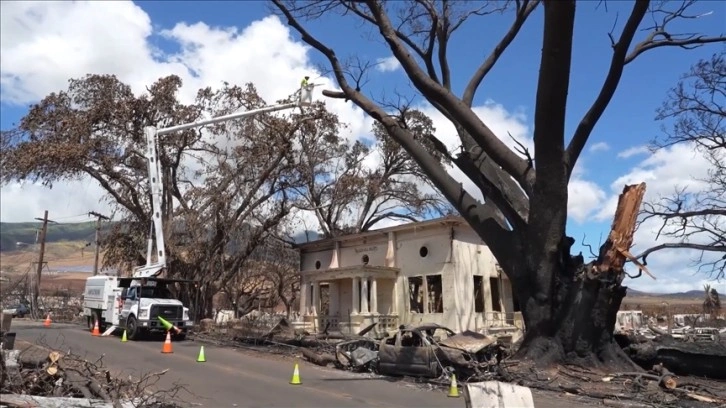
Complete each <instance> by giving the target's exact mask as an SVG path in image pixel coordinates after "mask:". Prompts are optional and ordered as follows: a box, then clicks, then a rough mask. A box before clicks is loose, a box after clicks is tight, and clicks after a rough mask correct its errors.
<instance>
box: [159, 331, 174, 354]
mask: <svg viewBox="0 0 726 408" xmlns="http://www.w3.org/2000/svg"><path fill="white" fill-rule="evenodd" d="M161 352H162V353H164V354H170V353H173V352H174V351H172V349H171V333H170V332H166V340H164V346H163V347H162V348H161Z"/></svg>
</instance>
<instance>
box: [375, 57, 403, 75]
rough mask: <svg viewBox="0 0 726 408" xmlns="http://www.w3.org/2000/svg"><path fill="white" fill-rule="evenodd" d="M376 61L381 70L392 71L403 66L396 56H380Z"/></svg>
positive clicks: (378, 68)
mask: <svg viewBox="0 0 726 408" xmlns="http://www.w3.org/2000/svg"><path fill="white" fill-rule="evenodd" d="M376 63H377V65H376V69H377V70H379V71H381V72H392V71H395V70H397V69H399V68H401V63H400V62H398V59H396V57H394V56H390V57H386V58H378V59H377V60H376Z"/></svg>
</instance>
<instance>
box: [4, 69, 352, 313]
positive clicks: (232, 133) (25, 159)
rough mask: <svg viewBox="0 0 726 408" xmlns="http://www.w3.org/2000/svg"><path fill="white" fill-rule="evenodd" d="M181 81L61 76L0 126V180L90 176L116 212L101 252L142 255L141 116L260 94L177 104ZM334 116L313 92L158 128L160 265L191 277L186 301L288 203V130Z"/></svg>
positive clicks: (203, 113) (204, 111) (208, 111)
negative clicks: (273, 106) (58, 86)
mask: <svg viewBox="0 0 726 408" xmlns="http://www.w3.org/2000/svg"><path fill="white" fill-rule="evenodd" d="M181 85H182V83H181V80H180V79H179V78H178V77H176V76H169V77H165V78H161V79H159V80H158V81H157V82H156V83H154V84H153V85H151V86H150V87H149V88H148V91H147V93H145V94H143V95H140V96H136V95H134V94H133V92H132V91H131V88H130V87H129V86H128V85H126V84H124V83H122V82H121V81H119V80H118V79H117V78H116V77H114V76H110V75H88V76H86V77H84V78H80V79H73V80H71V81H70V84H69V87H68V89H67V90H64V91H61V92H56V93H52V94H50V95H48V96H47V97H45V98H44V99H43V100H42V101H40V102H39V103H38V104H36V105H34V106H32V107H31V108H30V111H29V112H28V113H27V115H25V116H24V117H23V118H22V120H21V122H20V124H19V125H18V126H17V128H16V129H13V130H10V131H7V132H3V134H2V140H3V142H2V144H3V147H4V149H3V154H2V181H3V182H4V183H6V182H11V181H22V180H31V181H42V182H43V183H44V184H46V185H49V186H51V185H52V184H53V183H54V182H57V181H62V180H67V179H81V178H90V179H92V180H95V181H96V182H97V183H98V184H99V185H100V186H101V187H103V189H104V191H105V193H106V199H107V200H108V201H109V203H110V205H111V206H112V208H114V209H115V210H116V211H117V213H118V214H120V216H121V221H122V222H120V223H118V224H117V225H118V227H117V228H115V229H114V230H113V232H112V233H111V234H110V235H109V236H108V237H107V238H106V239H105V242H104V243H103V244H105V245H104V246H105V249H106V251H107V252H106V257H105V261H106V262H108V263H111V264H116V265H121V266H125V267H126V268H125V269H126V270H128V269H130V268H129V267H133V266H136V265H142V264H144V262H145V259H144V257H145V249H146V244H145V240H146V237H147V234H148V233H149V226H150V225H151V208H150V207H151V205H150V201H151V200H150V191H149V187H148V181H147V177H148V174H147V162H146V159H145V157H144V151H145V140H144V134H143V129H144V127H145V126H150V125H151V126H157V127H165V126H172V125H176V124H182V123H189V122H193V121H196V120H199V119H202V118H204V117H208V116H220V115H224V114H229V113H232V112H235V111H239V110H249V109H254V108H259V107H262V106H266V105H267V103H266V102H265V101H264V100H262V98H260V96H259V95H258V94H257V91H256V89H255V88H254V86H253V85H251V84H248V85H246V86H244V87H240V86H231V85H229V84H224V85H223V86H222V87H221V88H220V89H217V90H212V89H211V88H205V89H201V90H199V91H198V93H197V96H196V99H195V100H194V101H193V102H192V103H190V104H184V103H182V102H180V101H179V99H178V96H177V93H178V91H179V89H180V87H181ZM337 126H338V122H337V118H336V117H335V116H334V115H332V114H330V113H328V112H327V111H326V110H325V109H324V107H323V105H322V104H317V105H314V106H311V107H309V108H307V109H305V111H304V112H302V113H299V112H297V111H296V112H293V113H285V114H276V115H272V114H262V115H257V116H254V117H252V118H247V119H241V120H236V121H231V122H226V123H221V124H216V125H210V126H206V127H204V128H202V129H189V130H184V131H179V132H175V133H172V134H169V135H166V136H163V137H161V138H160V140H159V155H160V158H159V160H160V163H161V165H162V166H161V168H162V173H163V175H162V177H163V192H162V213H163V214H162V217H163V219H164V221H165V229H166V231H165V235H166V236H167V237H168V239H167V240H166V245H167V248H166V251H167V253H168V254H169V262H170V264H169V272H170V273H171V274H172V275H173V276H175V277H183V278H189V279H199V280H200V285H201V286H200V287H201V289H202V290H201V292H202V299H198V302H194V303H201V304H202V306H203V310H204V309H206V310H207V311H208V310H210V309H211V297H212V295H213V294H214V293H216V292H217V291H219V289H220V288H221V287H224V286H226V285H227V284H228V283H229V282H230V281H231V280H232V279H233V278H234V277H235V276H237V275H238V273H239V271H240V269H241V268H242V267H243V266H244V265H245V262H246V261H247V260H248V259H249V258H250V254H252V253H253V251H254V250H255V248H256V247H257V246H259V245H260V243H261V242H263V240H264V239H265V238H266V237H267V236H269V235H270V234H271V233H273V232H274V231H275V229H276V228H277V227H278V226H279V225H280V223H282V222H283V220H285V217H287V215H288V214H289V211H290V209H291V206H292V201H293V200H292V199H291V198H290V197H289V196H288V192H289V191H291V189H293V188H296V187H298V186H299V178H298V177H297V175H296V169H297V167H298V164H299V163H298V161H297V158H298V156H297V155H296V154H295V153H294V152H295V149H294V148H293V146H294V144H295V140H296V138H298V137H300V135H302V134H306V135H308V134H315V133H334V132H336V131H337ZM230 247H235V250H234V251H230V250H229V249H230Z"/></svg>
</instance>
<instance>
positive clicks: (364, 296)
mask: <svg viewBox="0 0 726 408" xmlns="http://www.w3.org/2000/svg"><path fill="white" fill-rule="evenodd" d="M368 313H369V312H368V278H367V277H366V278H361V281H360V314H368Z"/></svg>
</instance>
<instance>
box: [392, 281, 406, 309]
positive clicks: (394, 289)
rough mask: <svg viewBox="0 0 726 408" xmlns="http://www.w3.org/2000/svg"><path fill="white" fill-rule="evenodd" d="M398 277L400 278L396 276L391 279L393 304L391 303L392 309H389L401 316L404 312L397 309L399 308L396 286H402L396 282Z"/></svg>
mask: <svg viewBox="0 0 726 408" xmlns="http://www.w3.org/2000/svg"><path fill="white" fill-rule="evenodd" d="M399 279H401V278H399V277H398V276H396V279H395V280H394V281H393V302H392V303H393V305H391V309H392V310H391V311H392V312H393V313H394V314H396V315H399V316H403V313H404V312H401V311H399V310H398V309H399V307H398V305H399V300H398V296H399V294H398V288H400V287H402V286H401V285H399V284H398V280H399Z"/></svg>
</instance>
